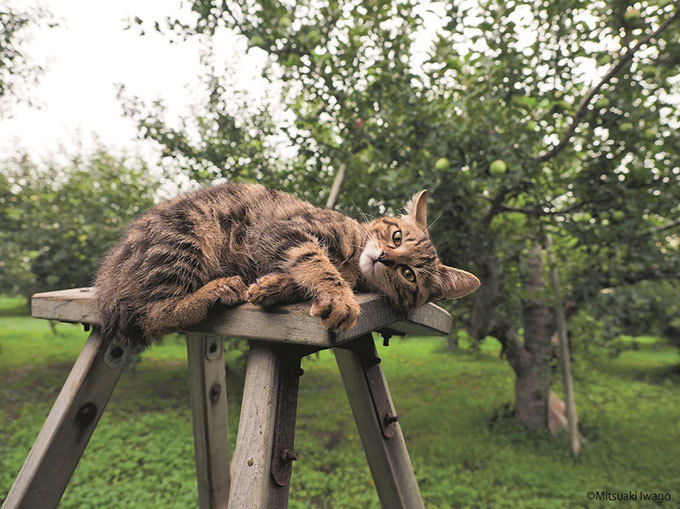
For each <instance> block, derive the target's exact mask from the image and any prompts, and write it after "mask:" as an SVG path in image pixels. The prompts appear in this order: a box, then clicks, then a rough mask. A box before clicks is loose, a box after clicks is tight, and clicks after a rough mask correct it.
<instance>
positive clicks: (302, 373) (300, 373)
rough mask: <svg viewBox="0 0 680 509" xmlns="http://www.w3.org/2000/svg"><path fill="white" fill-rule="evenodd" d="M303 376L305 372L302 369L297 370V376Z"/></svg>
mask: <svg viewBox="0 0 680 509" xmlns="http://www.w3.org/2000/svg"><path fill="white" fill-rule="evenodd" d="M304 374H305V370H304V369H302V368H298V370H297V376H302V375H304Z"/></svg>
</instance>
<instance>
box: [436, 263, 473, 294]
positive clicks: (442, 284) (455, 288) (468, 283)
mask: <svg viewBox="0 0 680 509" xmlns="http://www.w3.org/2000/svg"><path fill="white" fill-rule="evenodd" d="M437 272H438V273H439V288H438V289H437V290H435V294H434V295H433V300H442V299H458V298H460V297H464V296H466V295H467V294H468V293H472V292H474V291H475V290H476V289H477V288H479V285H480V284H481V283H480V282H479V279H477V277H476V276H474V275H473V274H470V273H469V272H465V271H464V270H460V269H455V268H453V267H448V266H446V265H442V264H438V270H437Z"/></svg>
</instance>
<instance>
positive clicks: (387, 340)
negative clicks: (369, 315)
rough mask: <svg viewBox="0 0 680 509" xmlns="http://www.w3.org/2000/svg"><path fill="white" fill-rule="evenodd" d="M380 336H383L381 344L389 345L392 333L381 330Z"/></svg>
mask: <svg viewBox="0 0 680 509" xmlns="http://www.w3.org/2000/svg"><path fill="white" fill-rule="evenodd" d="M382 337H383V346H390V338H391V337H392V334H388V333H387V332H383V333H382Z"/></svg>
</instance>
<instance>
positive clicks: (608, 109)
mask: <svg viewBox="0 0 680 509" xmlns="http://www.w3.org/2000/svg"><path fill="white" fill-rule="evenodd" d="M186 4H187V5H188V6H189V7H190V8H191V10H192V14H193V18H192V20H190V21H188V22H187V21H186V20H177V19H167V20H166V22H165V23H160V24H159V23H158V22H156V24H155V27H156V29H157V30H158V31H161V32H164V33H167V34H168V35H169V37H175V38H176V36H177V35H179V36H181V37H184V38H186V37H202V38H203V40H204V42H205V45H206V47H209V46H210V37H211V36H213V35H214V34H215V33H216V32H218V31H220V30H224V29H229V30H233V31H236V32H237V33H239V34H241V35H242V36H243V37H245V38H247V39H248V44H249V46H250V47H251V48H252V51H254V52H255V51H260V52H262V51H264V52H265V53H266V54H267V57H268V62H269V64H268V66H267V68H266V69H265V71H264V75H265V77H266V78H267V79H268V80H270V81H271V82H275V83H282V84H283V85H282V90H283V93H282V94H281V98H280V102H281V105H282V106H283V107H284V108H286V110H287V111H288V112H290V113H291V115H292V119H293V120H291V121H288V122H279V124H278V125H277V126H278V129H279V131H278V134H279V135H281V136H283V137H284V138H285V142H284V145H285V146H289V147H293V148H294V149H295V156H294V157H293V158H289V159H286V158H282V157H281V153H280V152H279V151H276V150H271V148H269V149H264V148H263V147H262V143H264V142H263V140H268V139H271V136H272V132H273V131H274V127H275V126H274V125H273V124H272V117H271V115H268V114H267V111H269V110H268V107H267V106H263V107H262V109H261V110H260V111H259V112H258V113H257V114H255V115H253V114H248V113H244V112H247V111H252V107H251V108H249V109H247V108H230V107H228V106H229V105H230V104H231V102H230V101H232V100H233V99H234V98H233V97H232V96H230V95H229V94H230V87H229V82H226V81H225V80H224V79H221V77H220V75H219V74H217V73H215V72H214V69H211V68H210V67H208V68H207V69H206V78H205V81H206V83H208V84H209V86H208V90H209V100H208V102H207V105H206V107H205V111H204V112H197V113H196V118H195V119H193V122H194V124H197V125H199V126H201V129H202V130H201V131H200V132H199V140H200V141H199V142H198V143H197V144H196V145H194V146H187V145H185V144H182V143H180V141H178V140H184V139H185V138H186V137H187V136H188V134H187V133H186V129H185V130H184V131H183V130H182V129H180V130H172V129H170V128H169V127H168V126H167V125H166V123H165V122H164V120H163V117H162V110H161V109H158V108H157V107H156V108H155V107H154V106H153V105H151V106H148V107H145V106H144V105H142V104H140V103H139V102H136V103H135V102H134V101H132V100H129V101H128V102H127V105H128V113H129V114H130V115H131V116H132V117H133V118H136V119H137V121H138V123H139V126H140V130H141V132H142V134H143V135H144V136H145V137H147V138H149V139H152V140H154V141H156V142H158V143H160V144H161V146H164V147H166V149H167V151H168V153H169V154H170V155H173V156H176V157H181V158H182V161H183V162H184V161H187V160H192V161H194V162H193V163H191V164H189V165H188V168H189V170H188V174H189V175H190V176H192V177H194V178H197V177H198V178H201V179H205V178H208V177H210V174H207V173H205V172H204V173H197V171H196V170H195V166H196V165H198V166H200V165H201V163H205V162H209V163H211V165H210V168H212V170H211V171H212V172H213V173H212V175H214V176H221V177H226V178H241V177H243V176H244V175H245V176H246V177H247V178H262V179H265V180H267V181H269V182H271V181H272V175H273V180H279V178H278V177H280V175H279V174H277V172H276V171H273V172H268V171H267V168H280V167H281V166H282V165H283V166H286V167H287V176H286V178H285V179H280V180H282V183H283V187H285V186H287V185H288V184H291V187H292V188H293V189H298V190H300V191H302V189H301V188H304V186H302V185H301V184H298V185H297V186H295V184H293V183H294V182H298V183H304V185H305V186H307V185H309V187H310V188H311V192H309V191H307V192H301V193H300V194H303V195H305V196H306V197H308V198H309V197H310V196H311V198H312V201H315V202H317V203H320V202H321V201H322V200H321V197H320V196H319V194H320V192H321V191H322V190H323V189H324V188H325V189H328V188H329V187H330V180H331V176H332V174H333V173H334V169H335V168H337V167H338V165H339V164H341V163H344V164H346V165H347V168H348V171H347V177H346V181H345V192H344V193H343V195H342V196H341V197H340V206H341V208H343V209H344V210H348V211H350V212H351V211H355V212H356V208H357V207H356V204H362V206H363V204H368V207H367V210H366V211H367V212H370V213H371V214H376V213H379V212H382V211H384V210H385V207H388V208H389V207H391V208H393V209H398V208H399V207H401V206H402V204H403V201H404V200H405V198H406V197H408V196H409V195H410V193H412V192H413V191H415V190H417V189H419V188H422V187H427V188H428V189H430V191H431V193H430V196H431V209H432V210H433V211H435V212H434V213H435V214H437V215H438V220H437V221H436V223H435V224H434V227H433V236H434V237H435V241H436V243H437V245H438V246H439V247H440V251H441V255H442V257H443V258H444V260H445V261H447V262H448V263H451V264H454V265H456V264H457V265H459V266H463V267H465V268H469V269H472V270H473V272H476V273H478V274H479V275H481V276H482V280H486V279H487V276H488V274H489V271H490V268H489V267H490V265H493V264H500V265H501V267H502V270H501V275H500V279H501V282H500V288H499V290H498V292H497V294H496V295H493V296H492V297H493V300H494V301H495V306H494V313H495V314H496V315H499V316H502V317H504V318H503V319H504V320H509V321H510V322H511V323H514V324H518V320H519V306H520V304H521V302H520V299H519V298H518V297H519V295H520V292H519V288H518V285H519V278H518V276H517V264H518V263H519V259H520V258H521V257H522V256H523V254H524V253H525V250H526V246H527V245H528V244H530V243H532V242H535V241H538V242H542V241H543V232H544V231H545V230H546V229H547V228H549V229H550V230H552V231H553V232H554V234H555V235H556V236H557V237H559V238H558V239H557V241H556V244H557V248H558V250H559V254H560V256H561V258H562V261H563V263H564V267H569V269H568V270H565V271H564V273H563V277H565V278H566V279H567V281H566V282H567V283H568V284H567V286H566V288H568V290H569V292H570V294H571V298H572V300H573V301H575V302H576V301H578V302H581V301H584V300H587V299H589V298H591V297H592V296H594V295H596V294H597V293H598V292H599V290H600V289H602V288H603V287H609V286H615V285H618V284H622V283H630V282H634V281H638V280H641V279H650V278H654V279H656V278H672V277H676V276H677V275H678V273H679V272H680V269H679V267H678V264H679V262H678V260H680V257H679V256H677V255H678V246H677V242H674V240H673V239H675V238H676V237H675V235H674V234H673V231H674V229H677V226H678V223H677V221H675V222H674V221H673V220H674V219H675V218H677V217H678V214H679V213H680V209H678V203H680V186H679V185H676V184H678V183H680V162H679V161H678V157H680V156H679V155H678V154H679V153H680V152H678V150H676V148H677V146H678V145H679V144H680V134H678V132H677V130H675V129H673V128H672V126H673V125H675V123H676V122H677V121H678V118H677V115H678V113H677V108H674V107H673V99H672V93H673V92H676V91H677V80H676V77H677V68H676V67H675V66H674V65H673V62H674V61H675V60H674V59H675V58H676V56H677V55H676V53H678V54H680V45H678V42H677V41H678V37H677V34H678V26H679V25H680V23H677V22H676V21H673V20H674V18H675V17H677V14H678V12H677V11H676V10H674V9H675V8H674V6H673V5H672V4H670V3H663V2H662V3H657V2H651V1H649V2H647V1H645V2H642V4H641V5H642V8H640V9H637V11H636V13H634V14H635V16H632V15H630V14H629V15H628V16H626V15H625V12H626V11H625V6H624V5H623V4H622V3H621V2H619V1H618V0H609V1H602V2H596V3H592V2H580V1H579V2H573V1H571V0H569V1H567V0H564V1H558V2H534V1H510V2H501V1H493V0H489V1H485V2H481V3H480V4H479V5H472V4H459V3H452V4H450V5H447V6H446V7H442V6H439V5H435V4H433V5H431V6H427V5H425V6H423V5H418V4H415V3H413V2H411V1H408V0H406V1H400V2H396V3H394V2H385V1H375V2H370V3H368V4H366V5H364V4H362V5H357V4H356V2H339V1H328V2H324V3H313V2H297V3H296V4H295V5H294V6H292V5H285V4H272V3H271V2H260V1H230V2H223V3H222V4H221V5H220V6H219V7H218V6H214V5H212V4H210V3H208V2H203V1H190V2H187V3H186ZM442 9H444V10H442ZM437 16H438V17H439V18H440V19H441V23H440V24H439V27H438V29H437V30H436V31H435V33H433V34H432V33H430V35H429V37H430V40H431V44H430V47H429V50H428V51H427V52H426V53H425V54H423V51H422V48H421V46H422V44H423V42H422V41H423V40H427V39H428V37H427V36H425V35H424V32H423V31H424V27H425V25H424V21H425V19H428V20H429V21H428V23H430V24H429V25H428V26H432V23H436V22H435V21H433V20H435V18H436V17H437ZM633 18H635V19H634V20H633ZM575 20H584V21H575ZM137 21H138V22H139V23H142V20H137ZM666 21H669V24H668V26H665V25H664V29H663V30H662V31H660V35H658V36H657V37H655V38H652V39H651V40H650V41H647V42H644V41H645V40H646V39H647V37H648V35H649V34H651V33H652V32H656V31H657V30H659V27H660V26H661V25H662V24H664V23H665V22H666ZM417 42H418V43H419V44H420V45H421V46H419V45H418V44H416V43H417ZM588 66H591V69H593V70H592V71H591V73H590V74H589V73H588V72H586V69H587V67H588ZM605 71H611V72H610V74H611V75H610V76H608V78H607V79H606V80H604V79H603V80H601V81H600V82H598V80H597V79H596V78H594V77H593V76H596V75H598V74H599V75H605V77H606V76H607V75H606V72H605ZM236 102H237V104H245V103H246V102H247V99H244V98H240V99H238V100H237V101H236ZM185 127H186V126H185ZM558 141H559V143H558ZM197 147H198V148H197ZM216 147H222V148H221V149H219V150H218V149H217V148H216ZM258 148H259V149H260V151H259V152H258ZM253 150H255V152H253ZM216 153H219V157H218V158H217V160H216V159H215V154H216ZM240 154H245V156H243V157H241V156H240ZM255 154H257V155H255ZM234 159H236V160H242V161H243V163H244V165H239V164H236V163H234V162H233V160H234ZM282 159H283V160H284V162H282ZM442 159H445V160H446V162H447V164H443V163H442V162H441V160H442ZM438 161H439V164H438V165H437V164H436V163H437V162H438ZM494 161H496V162H497V161H503V162H504V163H505V166H506V167H507V171H505V172H496V173H495V174H492V172H491V171H490V165H491V163H492V162H494ZM251 163H252V164H251ZM246 167H248V168H250V169H248V170H246V169H245V168H246ZM376 190H379V192H376ZM452 232H454V233H452ZM572 269H575V270H572ZM477 298H478V300H479V299H481V298H482V297H477ZM469 302H471V300H467V301H463V303H462V304H461V305H460V306H457V307H456V312H457V313H458V314H459V316H461V317H463V316H468V315H469V311H470V309H469ZM486 323H487V324H488V326H490V325H491V324H492V323H493V320H492V319H489V318H488V317H487V319H486ZM474 332H475V335H476V336H477V337H484V336H485V335H486V334H487V333H489V328H488V327H487V328H482V330H477V331H474Z"/></svg>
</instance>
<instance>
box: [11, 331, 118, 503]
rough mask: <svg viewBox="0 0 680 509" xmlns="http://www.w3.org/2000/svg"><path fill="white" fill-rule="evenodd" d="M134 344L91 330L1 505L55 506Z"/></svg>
mask: <svg viewBox="0 0 680 509" xmlns="http://www.w3.org/2000/svg"><path fill="white" fill-rule="evenodd" d="M129 353H130V349H128V348H126V347H124V346H122V345H118V344H115V343H111V342H109V341H108V340H104V339H103V338H102V337H101V336H100V335H99V333H98V331H97V330H96V329H95V330H93V331H92V333H91V334H90V337H89V339H88V340H87V342H86V343H85V346H84V347H83V350H82V351H81V353H80V355H79V356H78V359H77V360H76V363H75V365H74V366H73V369H72V370H71V373H70V374H69V376H68V378H67V379H66V383H65V384H64V386H63V387H62V389H61V392H60V393H59V396H58V397H57V400H56V402H55V403H54V406H53V407H52V410H51V411H50V413H49V415H48V417H47V420H46V421H45V424H44V425H43V427H42V429H41V430H40V433H39V434H38V438H37V439H36V441H35V443H34V444H33V448H32V449H31V452H30V453H29V454H28V457H27V458H26V462H25V463H24V466H23V467H22V468H21V471H20V472H19V476H18V477H17V479H16V481H15V482H14V485H13V486H12V488H11V489H10V491H9V493H8V494H7V498H6V500H5V503H4V504H3V506H2V507H3V509H17V508H22V509H24V508H25V509H34V508H36V507H40V508H51V507H57V504H58V503H59V500H60V499H61V496H62V494H63V493H64V490H65V489H66V485H67V484H68V482H69V480H70V479H71V476H72V475H73V471H74V470H75V468H76V466H77V465H78V461H79V460H80V457H81V456H82V454H83V451H84V450H85V447H86V446H87V443H88V441H89V440H90V436H91V435H92V432H93V431H94V428H95V426H96V425H97V423H98V422H99V418H100V417H101V415H102V412H103V411H104V408H105V407H106V403H107V402H108V401H109V398H110V397H111V393H112V392H113V389H114V387H115V386H116V382H118V378H119V377H120V375H121V373H122V371H123V369H124V367H125V365H126V364H127V361H128V358H129Z"/></svg>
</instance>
